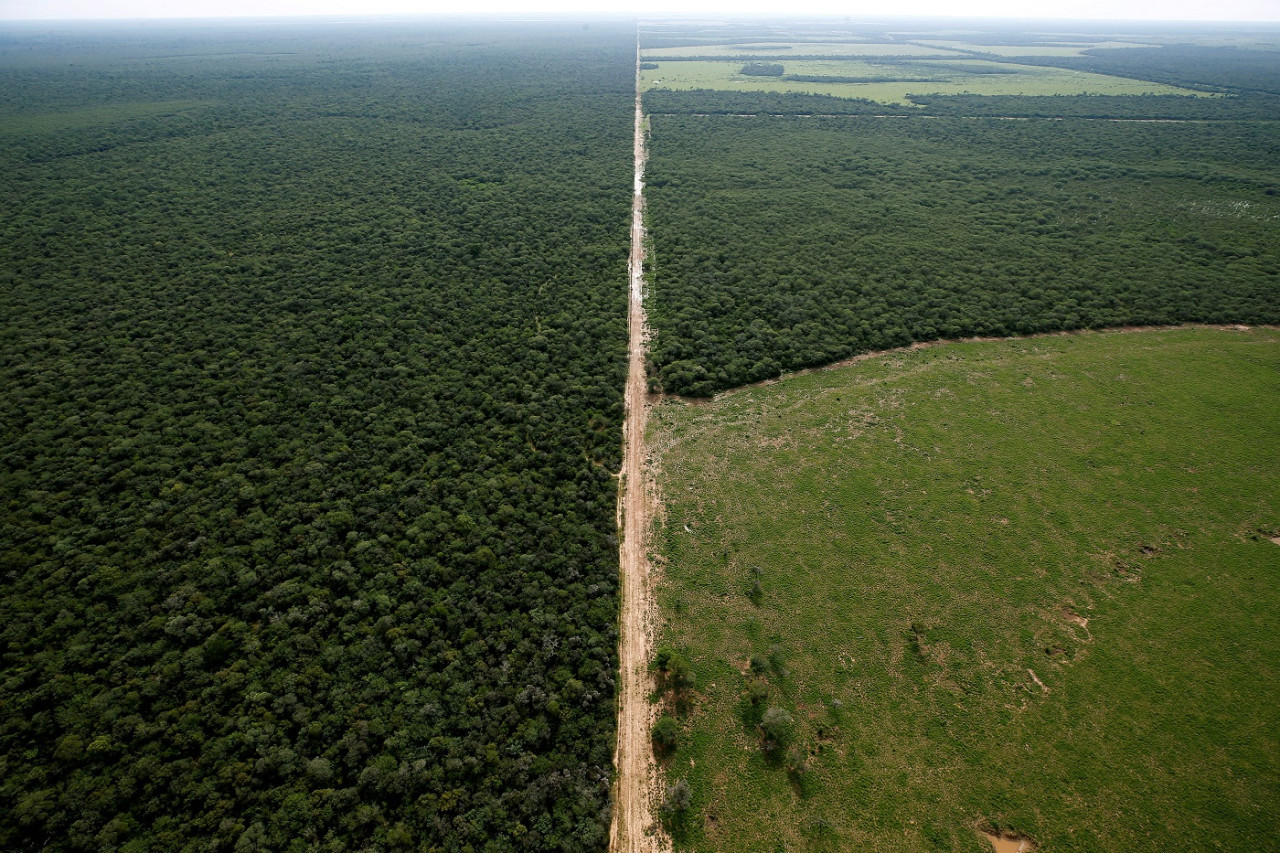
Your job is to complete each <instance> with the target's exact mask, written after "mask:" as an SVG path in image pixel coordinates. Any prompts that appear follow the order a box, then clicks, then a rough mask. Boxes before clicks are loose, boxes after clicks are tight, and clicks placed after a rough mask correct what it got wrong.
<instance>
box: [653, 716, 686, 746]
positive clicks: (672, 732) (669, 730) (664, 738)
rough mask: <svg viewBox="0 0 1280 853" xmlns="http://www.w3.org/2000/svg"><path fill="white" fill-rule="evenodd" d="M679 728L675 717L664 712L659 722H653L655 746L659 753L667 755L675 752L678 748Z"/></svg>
mask: <svg viewBox="0 0 1280 853" xmlns="http://www.w3.org/2000/svg"><path fill="white" fill-rule="evenodd" d="M678 733H679V728H678V726H677V725H676V721H675V719H674V718H672V717H670V716H668V715H666V714H663V715H662V717H661V718H659V720H658V722H656V723H654V724H653V732H652V737H653V748H654V751H655V752H657V753H658V754H659V755H667V754H668V753H671V752H674V751H675V748H676V738H677V736H678Z"/></svg>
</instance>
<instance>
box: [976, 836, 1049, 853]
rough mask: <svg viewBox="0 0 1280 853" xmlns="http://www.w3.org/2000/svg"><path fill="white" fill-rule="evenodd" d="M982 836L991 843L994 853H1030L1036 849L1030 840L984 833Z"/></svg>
mask: <svg viewBox="0 0 1280 853" xmlns="http://www.w3.org/2000/svg"><path fill="white" fill-rule="evenodd" d="M982 835H983V837H984V838H986V839H987V840H988V841H990V842H991V846H992V847H993V848H994V849H995V851H996V853H1030V851H1032V850H1035V849H1036V846H1035V845H1034V844H1032V843H1031V839H1030V838H1018V837H1016V836H1015V837H1008V836H1004V835H996V834H995V833H992V832H984V833H982Z"/></svg>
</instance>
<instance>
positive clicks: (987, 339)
mask: <svg viewBox="0 0 1280 853" xmlns="http://www.w3.org/2000/svg"><path fill="white" fill-rule="evenodd" d="M1179 329H1206V330H1215V329H1216V330H1218V331H1221V332H1237V333H1241V334H1244V333H1248V332H1249V331H1251V330H1253V329H1280V326H1272V325H1268V324H1265V323H1262V324H1255V325H1252V326H1246V325H1244V324H1242V323H1179V324H1177V325H1173V326H1107V327H1104V328H1101V329H1068V330H1063V331H1058V332H1036V333H1034V334H1030V335H990V336H984V335H978V336H975V337H971V338H937V339H935V340H932V341H916V342H915V343H913V344H907V345H906V346H900V347H893V348H892V349H882V350H874V351H872V352H864V353H859V354H858V355H852V356H849V357H848V358H844V359H841V360H840V361H833V362H831V363H830V364H821V365H817V366H815V367H803V368H801V369H799V370H790V371H786V372H784V373H781V374H779V375H778V376H775V377H773V378H772V379H761V380H760V381H759V382H748V383H747V384H746V385H737V386H734V387H733V388H726V389H725V390H723V391H717V392H716V393H715V394H713V395H711V396H710V397H686V396H684V395H681V394H667V393H661V394H656V395H654V396H655V397H656V398H657V399H659V400H677V401H680V402H683V403H688V404H690V405H693V406H699V405H703V404H706V403H710V402H712V401H714V400H719V399H721V398H723V397H732V396H733V395H734V394H737V393H739V392H742V391H749V390H750V389H752V388H762V387H764V386H767V385H776V384H777V383H779V382H784V381H786V380H787V379H793V378H795V377H797V376H807V375H809V374H810V373H819V372H821V371H824V370H838V369H840V368H842V367H850V366H852V365H854V364H857V363H858V362H860V361H869V360H871V359H873V358H880V357H881V356H886V355H896V354H898V353H908V352H915V351H917V350H922V349H929V348H931V347H937V346H943V345H944V344H983V343H996V342H998V341H1034V340H1037V339H1041V338H1068V337H1072V336H1076V335H1130V334H1140V333H1143V332H1174V331H1178V330H1179Z"/></svg>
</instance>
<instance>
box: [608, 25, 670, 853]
mask: <svg viewBox="0 0 1280 853" xmlns="http://www.w3.org/2000/svg"><path fill="white" fill-rule="evenodd" d="M644 161H645V148H644V116H643V113H642V111H641V104H640V43H639V39H638V38H637V40H636V117H635V187H634V190H633V194H632V199H631V257H630V260H629V261H628V267H629V270H630V275H629V277H630V284H629V288H630V294H629V298H628V308H627V324H628V329H629V339H630V343H629V349H630V352H629V356H628V363H627V390H626V420H625V422H624V424H623V432H622V435H623V462H622V488H621V493H620V499H621V501H622V512H621V517H622V542H621V545H620V547H619V556H620V562H621V571H622V613H621V618H620V620H619V632H620V634H619V642H618V658H619V668H620V669H621V690H620V692H619V703H618V744H617V748H616V750H615V752H614V756H613V762H614V766H615V768H616V769H617V774H616V777H615V778H616V782H615V785H616V787H615V789H614V803H613V825H612V826H611V827H610V832H609V849H610V850H611V851H614V853H654V851H658V850H661V849H662V848H663V847H664V846H665V845H664V844H663V843H662V840H661V839H662V834H661V830H660V829H659V828H658V827H657V826H655V824H654V819H653V815H654V806H655V795H656V787H657V777H656V773H655V772H654V765H653V749H652V747H651V745H650V743H649V726H650V723H651V722H652V718H651V713H652V712H651V709H650V706H649V691H650V689H651V684H650V678H649V630H650V628H651V626H652V621H651V619H650V613H651V609H652V606H653V605H652V599H651V598H650V586H649V556H648V551H647V547H646V544H647V543H646V537H647V533H648V529H649V517H650V507H651V506H652V503H651V495H650V491H649V484H648V478H647V476H646V471H645V461H644V459H645V453H644V428H645V414H646V412H645V405H646V400H645V397H646V394H647V392H648V387H647V385H648V383H647V381H646V379H645V362H644V356H645V328H646V326H645V316H644Z"/></svg>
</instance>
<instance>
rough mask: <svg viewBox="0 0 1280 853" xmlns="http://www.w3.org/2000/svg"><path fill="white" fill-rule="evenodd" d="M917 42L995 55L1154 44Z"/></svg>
mask: <svg viewBox="0 0 1280 853" xmlns="http://www.w3.org/2000/svg"><path fill="white" fill-rule="evenodd" d="M917 43H918V44H927V45H931V46H933V47H939V48H943V49H945V50H974V51H978V52H979V53H990V54H994V55H995V56H1084V55H1085V51H1086V50H1097V49H1100V48H1125V47H1155V45H1150V44H1141V43H1138V42H1128V41H1103V42H1079V43H1076V44H1070V43H1066V44H1061V43H1059V44H981V43H973V42H966V41H944V40H936V41H935V40H933V39H922V40H921V41H919V42H917Z"/></svg>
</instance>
